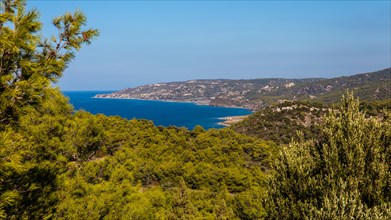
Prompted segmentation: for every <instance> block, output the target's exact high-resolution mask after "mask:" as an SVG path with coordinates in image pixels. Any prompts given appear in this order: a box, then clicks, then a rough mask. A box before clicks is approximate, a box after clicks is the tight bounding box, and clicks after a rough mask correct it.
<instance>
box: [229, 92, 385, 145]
mask: <svg viewBox="0 0 391 220" xmlns="http://www.w3.org/2000/svg"><path fill="white" fill-rule="evenodd" d="M337 106H338V105H336V104H334V105H330V104H327V103H326V104H323V103H321V102H310V101H285V102H282V103H276V104H273V105H271V106H269V107H266V108H264V109H261V110H259V111H257V112H255V113H253V114H251V115H249V116H248V117H246V118H245V119H244V120H242V121H240V122H238V123H235V124H233V125H232V126H231V128H232V129H234V130H235V131H237V132H239V133H241V134H246V135H249V136H252V137H257V138H260V139H263V140H272V141H274V142H276V143H279V144H289V143H290V142H291V140H292V139H297V138H298V136H297V132H302V134H303V135H304V138H305V139H312V138H316V136H317V135H318V132H319V128H318V127H319V124H321V123H322V121H323V119H322V118H323V117H324V116H325V115H327V114H328V113H329V111H336V108H337ZM359 108H360V110H361V111H364V112H365V113H366V115H367V117H377V118H380V119H382V118H384V117H385V116H384V113H385V112H386V111H390V110H391V99H385V100H383V101H371V102H369V101H362V102H360V106H359Z"/></svg>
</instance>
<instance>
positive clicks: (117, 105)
mask: <svg viewBox="0 0 391 220" xmlns="http://www.w3.org/2000/svg"><path fill="white" fill-rule="evenodd" d="M104 93H111V91H64V92H63V94H64V95H65V96H67V97H68V98H69V100H70V103H71V104H72V105H73V106H74V108H75V109H76V110H80V109H83V110H85V111H88V112H91V113H92V114H104V115H108V116H112V115H118V116H121V117H124V118H127V119H133V118H137V119H147V120H152V121H153V122H154V124H155V125H162V126H177V127H186V128H188V129H193V128H194V127H195V126H196V125H201V126H202V127H204V128H205V129H209V128H221V127H223V126H222V125H219V124H218V123H219V122H221V121H222V120H221V119H220V118H222V117H227V116H240V115H248V114H251V111H250V110H248V109H243V108H226V107H215V106H207V105H197V104H194V103H182V102H164V101H151V100H135V99H98V98H93V97H94V96H95V95H96V94H104Z"/></svg>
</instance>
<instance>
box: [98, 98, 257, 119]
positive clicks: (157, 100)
mask: <svg viewBox="0 0 391 220" xmlns="http://www.w3.org/2000/svg"><path fill="white" fill-rule="evenodd" d="M97 95H100V94H97ZM91 98H94V99H130V100H139V101H156V102H172V103H191V104H195V105H200V106H211V107H222V108H237V109H246V110H249V111H251V112H254V110H252V109H249V108H245V107H239V106H222V105H209V104H206V103H203V102H196V101H195V102H194V101H177V100H175V101H174V100H168V99H142V98H125V97H96V95H95V96H93V97H91ZM228 117H236V116H228ZM224 118H226V117H224ZM219 119H220V118H219Z"/></svg>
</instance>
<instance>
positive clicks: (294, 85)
mask: <svg viewBox="0 0 391 220" xmlns="http://www.w3.org/2000/svg"><path fill="white" fill-rule="evenodd" d="M390 85H391V68H388V69H384V70H380V71H376V72H371V73H361V74H356V75H353V76H343V77H336V78H332V79H313V78H310V79H281V78H275V79H252V80H227V79H218V80H189V81H184V82H170V83H157V84H150V85H144V86H139V87H135V88H127V89H123V90H120V91H118V92H114V93H111V94H98V95H96V98H129V99H146V100H167V101H179V102H195V103H198V104H205V105H213V106H227V107H244V108H248V109H252V110H257V109H262V108H264V107H266V106H269V105H271V104H273V103H275V102H279V101H286V100H290V101H294V100H312V101H319V102H326V103H331V102H335V101H338V100H339V98H340V97H341V95H342V94H343V93H344V92H345V91H346V90H351V91H354V93H355V95H357V96H358V97H360V98H361V100H384V99H388V98H390V97H391V86H390Z"/></svg>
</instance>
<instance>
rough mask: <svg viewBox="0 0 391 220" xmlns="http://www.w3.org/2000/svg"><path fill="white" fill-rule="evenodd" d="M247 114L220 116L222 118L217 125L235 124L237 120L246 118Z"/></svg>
mask: <svg viewBox="0 0 391 220" xmlns="http://www.w3.org/2000/svg"><path fill="white" fill-rule="evenodd" d="M248 116H249V115H238V116H227V117H221V118H219V119H220V120H222V121H221V122H219V123H217V124H218V125H222V126H224V127H229V126H231V125H233V124H236V123H238V122H241V121H243V120H244V119H245V118H247V117H248Z"/></svg>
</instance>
